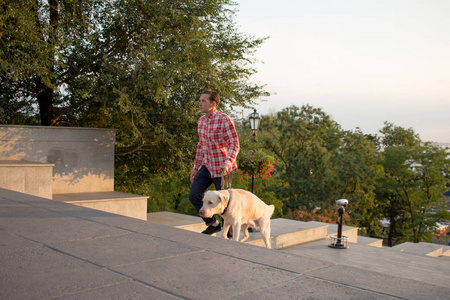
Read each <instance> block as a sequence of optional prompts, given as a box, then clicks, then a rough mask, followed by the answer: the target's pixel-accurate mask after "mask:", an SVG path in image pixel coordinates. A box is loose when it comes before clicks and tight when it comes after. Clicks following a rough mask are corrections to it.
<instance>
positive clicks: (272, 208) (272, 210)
mask: <svg viewBox="0 0 450 300" xmlns="http://www.w3.org/2000/svg"><path fill="white" fill-rule="evenodd" d="M274 210H275V206H274V205H273V204H270V205H269V213H270V216H272V215H273V212H274Z"/></svg>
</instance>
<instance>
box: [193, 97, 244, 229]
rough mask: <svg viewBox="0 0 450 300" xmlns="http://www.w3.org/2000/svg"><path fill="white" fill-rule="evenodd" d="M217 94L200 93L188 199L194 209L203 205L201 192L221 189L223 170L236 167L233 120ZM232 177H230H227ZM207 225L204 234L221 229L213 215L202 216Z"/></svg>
mask: <svg viewBox="0 0 450 300" xmlns="http://www.w3.org/2000/svg"><path fill="white" fill-rule="evenodd" d="M219 103H220V96H219V94H218V93H217V92H216V91H212V90H207V91H205V92H203V93H202V94H201V95H200V102H199V108H200V111H201V112H202V113H204V115H203V116H201V117H200V118H199V120H198V136H199V141H198V145H197V154H196V155H195V162H194V167H193V169H192V173H191V183H192V186H191V190H190V192H189V200H190V201H191V203H192V204H193V205H194V207H195V208H196V209H197V211H199V210H200V208H201V207H202V205H203V202H202V200H203V195H204V193H205V192H206V190H207V189H208V188H209V186H210V185H211V184H214V186H215V188H216V190H220V189H221V184H220V183H221V179H222V175H223V174H222V171H223V170H225V173H230V174H232V173H233V172H234V171H235V170H236V169H237V164H236V156H237V154H238V152H239V139H238V135H237V133H236V129H235V127H234V123H233V120H231V118H230V117H229V116H227V115H226V114H224V113H222V112H220V111H218V110H217V106H218V105H219ZM230 178H232V176H230ZM203 221H205V224H206V226H208V227H207V228H206V229H205V231H203V232H202V233H204V234H213V233H215V232H218V231H220V230H221V225H220V223H219V221H217V219H216V218H215V217H212V218H203Z"/></svg>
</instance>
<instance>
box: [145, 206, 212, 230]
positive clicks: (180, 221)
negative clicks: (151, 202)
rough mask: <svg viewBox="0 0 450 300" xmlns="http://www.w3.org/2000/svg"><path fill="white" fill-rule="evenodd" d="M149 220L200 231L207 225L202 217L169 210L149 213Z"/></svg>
mask: <svg viewBox="0 0 450 300" xmlns="http://www.w3.org/2000/svg"><path fill="white" fill-rule="evenodd" d="M147 221H149V222H152V223H157V224H162V225H167V226H171V227H175V228H180V229H185V230H189V231H193V232H198V233H200V232H202V231H203V230H205V229H206V225H205V223H204V222H203V220H202V219H201V218H200V217H194V216H189V215H183V214H178V213H173V212H169V211H160V212H152V213H148V214H147Z"/></svg>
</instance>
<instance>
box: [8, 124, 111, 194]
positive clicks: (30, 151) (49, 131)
mask: <svg viewBox="0 0 450 300" xmlns="http://www.w3.org/2000/svg"><path fill="white" fill-rule="evenodd" d="M114 143H115V131H114V130H113V129H98V128H79V127H52V126H16V125H0V160H3V161H29V162H35V163H43V164H53V165H54V166H53V182H52V189H53V194H60V193H80V192H104V191H114Z"/></svg>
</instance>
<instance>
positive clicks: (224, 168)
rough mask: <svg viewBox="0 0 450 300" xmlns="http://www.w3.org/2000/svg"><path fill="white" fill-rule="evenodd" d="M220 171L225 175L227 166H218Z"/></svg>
mask: <svg viewBox="0 0 450 300" xmlns="http://www.w3.org/2000/svg"><path fill="white" fill-rule="evenodd" d="M220 173H221V174H222V175H224V176H226V175H227V174H228V168H227V165H223V166H221V167H220Z"/></svg>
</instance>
